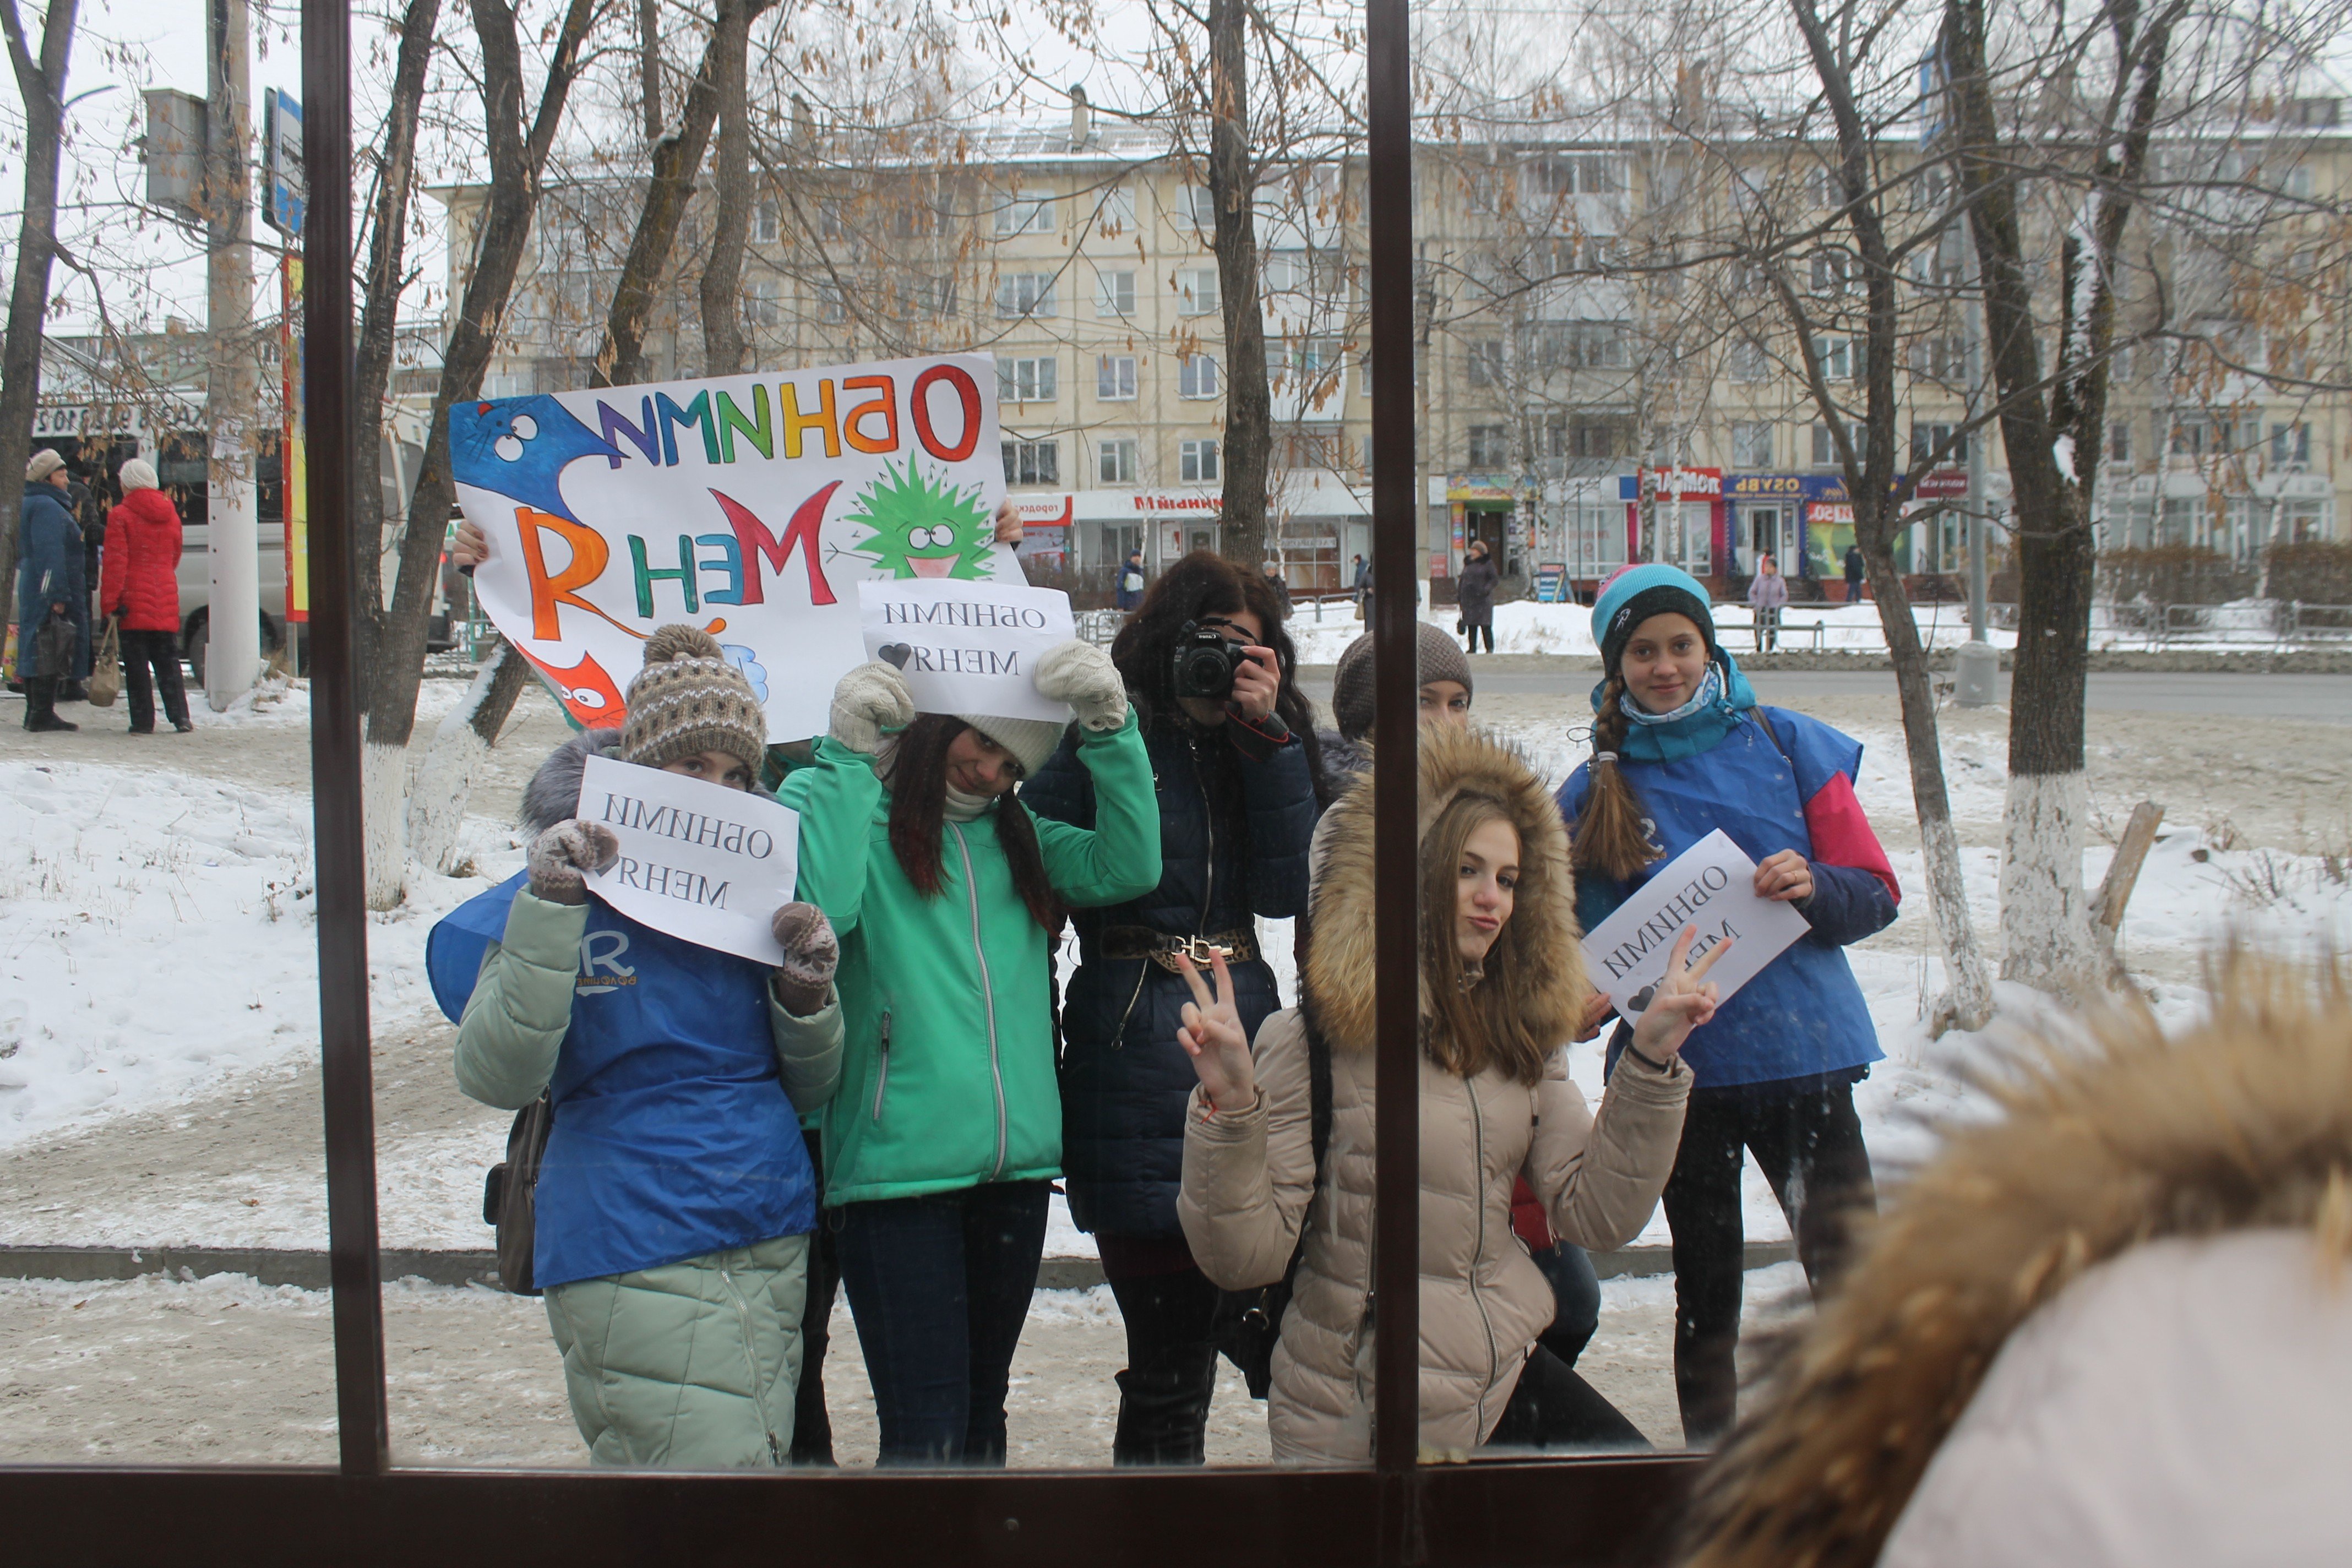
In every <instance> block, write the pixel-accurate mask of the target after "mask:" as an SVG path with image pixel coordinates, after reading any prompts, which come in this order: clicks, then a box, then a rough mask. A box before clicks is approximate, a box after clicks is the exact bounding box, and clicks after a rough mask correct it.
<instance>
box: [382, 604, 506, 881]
mask: <svg viewBox="0 0 2352 1568" xmlns="http://www.w3.org/2000/svg"><path fill="white" fill-rule="evenodd" d="M528 679H530V660H528V659H526V658H523V657H522V655H520V654H519V653H517V652H515V650H514V647H513V645H512V644H510V643H509V642H508V641H507V640H506V639H505V638H504V637H501V638H499V645H498V647H495V648H493V649H492V650H491V651H490V657H489V658H486V659H484V660H483V661H482V663H481V667H480V668H478V669H477V670H476V671H475V672H474V684H473V687H472V688H471V689H469V690H468V691H467V693H466V700H464V701H462V702H460V703H458V704H457V707H455V708H453V709H451V710H449V712H448V713H447V714H446V716H445V717H444V718H443V719H442V721H441V727H440V728H439V729H437V730H436V731H434V732H433V744H432V746H431V748H430V749H429V750H427V751H426V752H425V765H424V766H423V767H422V768H420V769H419V770H418V771H417V774H416V788H415V790H414V791H413V792H412V793H411V794H410V795H409V797H408V852H409V857H410V858H412V859H414V860H415V861H416V862H417V863H418V864H419V865H424V866H430V867H431V868H433V869H435V870H436V871H438V872H440V873H442V874H443V875H444V876H446V875H449V874H450V873H452V872H454V871H456V870H457V830H458V828H459V827H460V826H463V825H464V823H465V820H466V805H467V801H469V800H470V799H472V797H473V793H474V775H475V773H478V771H479V770H480V768H481V765H482V761H483V759H484V758H486V757H488V755H489V754H490V748H491V747H492V746H495V745H496V744H498V740H499V730H500V729H502V728H503V727H504V726H505V724H506V721H507V715H508V714H509V713H510V712H512V711H513V710H514V705H515V699H516V698H518V697H520V696H521V695H522V688H523V682H524V681H526V680H528Z"/></svg>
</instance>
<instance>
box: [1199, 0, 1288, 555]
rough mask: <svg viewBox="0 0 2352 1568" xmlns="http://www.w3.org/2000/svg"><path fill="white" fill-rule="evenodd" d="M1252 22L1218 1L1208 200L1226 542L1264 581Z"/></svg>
mask: <svg viewBox="0 0 2352 1568" xmlns="http://www.w3.org/2000/svg"><path fill="white" fill-rule="evenodd" d="M1249 18H1250V8H1249V5H1248V4H1247V3H1246V0H1209V13H1208V17H1207V23H1208V34H1209V93H1208V110H1209V160H1208V164H1209V196H1210V200H1211V202H1212V203H1213V204H1214V205H1215V207H1216V244H1215V247H1214V248H1215V251H1216V258H1217V299H1218V301H1219V303H1220V304H1221V305H1222V306H1223V313H1224V322H1225V436H1224V461H1225V490H1224V505H1223V511H1222V513H1221V515H1220V516H1219V518H1218V520H1217V521H1218V525H1219V531H1218V535H1217V539H1218V546H1219V549H1220V551H1221V552H1222V553H1223V555H1224V556H1225V558H1226V559H1227V560H1229V561H1235V562H1239V563H1241V564H1242V566H1243V567H1244V569H1245V570H1248V571H1251V572H1255V571H1256V570H1257V563H1259V562H1260V561H1261V560H1263V559H1265V492H1266V481H1267V478H1268V475H1269V471H1270V468H1271V466H1272V458H1273V452H1272V447H1273V444H1274V409H1273V402H1272V393H1271V391H1270V389H1269V388H1268V386H1267V384H1266V370H1265V317H1264V316H1263V315H1262V314H1261V310H1262V307H1261V306H1260V304H1259V302H1258V265H1257V200H1256V198H1257V185H1258V181H1257V167H1256V164H1255V160H1254V159H1253V157H1252V148H1251V146H1250V96H1249Z"/></svg>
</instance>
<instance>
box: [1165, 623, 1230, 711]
mask: <svg viewBox="0 0 2352 1568" xmlns="http://www.w3.org/2000/svg"><path fill="white" fill-rule="evenodd" d="M1248 662H1249V659H1248V657H1247V656H1246V655H1244V653H1243V652H1242V645H1241V644H1240V643H1237V642H1235V641H1234V640H1233V639H1232V638H1230V637H1226V636H1225V635H1224V634H1223V632H1221V631H1219V630H1217V629H1216V628H1215V627H1213V626H1202V624H1201V623H1200V622H1198V621H1186V622H1185V623H1184V629H1183V630H1181V631H1180V632H1178V633H1177V634H1176V647H1175V649H1174V651H1173V652H1171V654H1170V655H1169V657H1168V676H1169V684H1170V685H1171V687H1172V688H1173V689H1174V690H1175V693H1176V695H1177V696H1179V697H1193V698H1198V699H1199V700H1202V701H1203V702H1223V700H1225V699H1227V698H1228V697H1231V696H1232V695H1233V694H1234V673H1235V672H1236V671H1238V670H1239V669H1240V668H1241V667H1242V666H1243V665H1244V664H1246V663H1248Z"/></svg>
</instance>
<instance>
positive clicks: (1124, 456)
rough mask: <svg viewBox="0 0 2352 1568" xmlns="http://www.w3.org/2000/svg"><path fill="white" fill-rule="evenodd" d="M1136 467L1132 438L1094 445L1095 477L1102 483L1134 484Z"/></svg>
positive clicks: (1134, 447)
mask: <svg viewBox="0 0 2352 1568" xmlns="http://www.w3.org/2000/svg"><path fill="white" fill-rule="evenodd" d="M1136 466H1137V465H1136V445H1135V441H1134V440H1133V438H1132V437H1128V438H1122V439H1119V440H1113V441H1097V442H1096V443H1095V477H1096V478H1097V479H1099V480H1100V481H1101V482H1102V483H1104V484H1107V485H1131V484H1133V483H1135V470H1136Z"/></svg>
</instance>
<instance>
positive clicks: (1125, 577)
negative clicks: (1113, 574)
mask: <svg viewBox="0 0 2352 1568" xmlns="http://www.w3.org/2000/svg"><path fill="white" fill-rule="evenodd" d="M1111 603H1113V604H1114V605H1118V607H1119V608H1120V609H1121V610H1131V609H1133V608H1135V606H1136V605H1139V604H1141V603H1143V552H1142V551H1140V550H1130V551H1129V552H1127V562H1126V563H1125V564H1124V565H1122V566H1121V567H1119V569H1118V584H1117V586H1116V588H1115V590H1114V592H1113V597H1112V599H1111Z"/></svg>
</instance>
